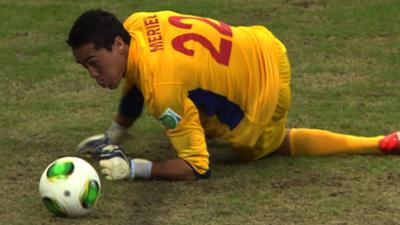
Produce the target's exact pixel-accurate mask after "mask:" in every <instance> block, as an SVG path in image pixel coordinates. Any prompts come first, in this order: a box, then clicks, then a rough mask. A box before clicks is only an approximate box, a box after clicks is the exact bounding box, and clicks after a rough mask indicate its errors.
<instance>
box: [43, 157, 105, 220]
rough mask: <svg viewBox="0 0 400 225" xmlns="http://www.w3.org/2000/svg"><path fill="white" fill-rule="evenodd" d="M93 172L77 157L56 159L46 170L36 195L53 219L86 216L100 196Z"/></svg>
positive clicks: (96, 175) (97, 179) (94, 172)
mask: <svg viewBox="0 0 400 225" xmlns="http://www.w3.org/2000/svg"><path fill="white" fill-rule="evenodd" d="M100 190H101V185H100V179H99V175H98V174H97V172H96V170H95V169H94V168H93V167H92V166H91V165H90V164H89V163H88V162H86V161H85V160H83V159H80V158H77V157H64V158H60V159H57V160H56V161H54V162H52V163H51V164H50V165H49V166H47V168H46V170H45V171H44V172H43V174H42V176H41V178H40V183H39V194H40V196H41V198H42V200H43V203H44V205H45V206H46V208H47V209H48V210H49V211H50V212H52V213H53V214H54V215H55V216H63V217H78V216H83V215H85V214H88V213H89V212H90V210H91V209H92V208H93V206H94V205H95V204H96V202H97V199H98V198H99V196H100Z"/></svg>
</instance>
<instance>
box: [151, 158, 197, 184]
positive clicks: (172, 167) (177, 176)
mask: <svg viewBox="0 0 400 225" xmlns="http://www.w3.org/2000/svg"><path fill="white" fill-rule="evenodd" d="M151 177H152V178H157V179H163V180H196V176H195V174H194V172H193V169H192V167H191V166H189V164H188V163H187V162H185V161H184V160H182V159H179V158H177V159H172V160H168V161H164V162H153V167H152V170H151Z"/></svg>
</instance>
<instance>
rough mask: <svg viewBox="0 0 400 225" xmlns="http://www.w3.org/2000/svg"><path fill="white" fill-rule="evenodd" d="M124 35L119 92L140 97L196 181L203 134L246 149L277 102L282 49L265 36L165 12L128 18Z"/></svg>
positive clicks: (203, 158) (201, 169)
mask: <svg viewBox="0 0 400 225" xmlns="http://www.w3.org/2000/svg"><path fill="white" fill-rule="evenodd" d="M124 27H125V29H126V30H127V31H128V32H129V33H130V35H131V37H132V40H131V43H130V49H129V56H128V64H127V71H126V77H125V87H124V91H125V92H126V91H127V90H129V89H130V87H131V86H132V85H136V86H137V87H138V88H139V89H140V91H141V92H142V94H143V97H144V102H145V105H146V107H147V110H148V111H149V112H150V113H151V114H153V115H154V116H155V117H156V118H157V119H159V120H160V121H161V122H162V123H163V124H164V125H165V127H166V134H167V135H168V137H169V138H170V141H171V143H172V145H173V146H174V148H175V150H176V151H177V154H178V156H179V157H180V158H182V159H183V160H185V161H186V162H188V163H189V164H190V165H191V166H192V167H193V169H194V170H195V171H196V172H197V173H198V174H200V175H204V174H206V173H207V172H208V171H209V153H208V151H207V146H206V142H205V135H206V134H207V135H211V136H213V137H217V138H222V139H225V140H227V141H229V142H231V143H232V144H233V145H245V146H252V145H254V143H255V142H256V141H257V139H258V137H259V136H260V135H261V133H262V132H263V129H264V128H265V126H266V125H267V124H268V123H269V121H270V120H271V118H272V115H273V113H274V111H275V108H276V105H277V102H278V92H279V72H278V66H277V65H278V62H277V61H278V59H279V52H278V48H279V47H280V48H282V47H283V45H282V44H281V43H280V42H279V41H278V40H277V39H276V38H275V37H274V36H273V34H272V33H271V32H270V31H268V30H267V29H266V28H265V27H263V26H251V27H240V26H238V27H234V26H229V25H227V24H225V23H223V22H219V21H216V20H213V19H209V18H202V17H197V16H190V15H182V14H178V13H175V12H172V11H161V12H143V13H134V14H132V15H131V16H130V17H128V18H127V19H126V21H125V22H124ZM283 48H284V47H283ZM250 127H251V129H249V128H250Z"/></svg>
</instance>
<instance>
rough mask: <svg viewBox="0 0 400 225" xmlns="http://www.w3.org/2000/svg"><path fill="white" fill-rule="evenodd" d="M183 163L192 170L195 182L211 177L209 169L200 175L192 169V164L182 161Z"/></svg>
mask: <svg viewBox="0 0 400 225" xmlns="http://www.w3.org/2000/svg"><path fill="white" fill-rule="evenodd" d="M183 161H185V163H187V164H188V165H189V166H190V168H192V170H193V173H194V175H195V176H196V178H197V180H201V179H208V178H210V177H211V169H208V170H207V171H206V172H205V173H204V174H201V173H199V172H197V171H196V170H195V169H194V168H193V166H192V164H190V163H189V162H188V161H186V160H183Z"/></svg>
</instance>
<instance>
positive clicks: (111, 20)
mask: <svg viewBox="0 0 400 225" xmlns="http://www.w3.org/2000/svg"><path fill="white" fill-rule="evenodd" d="M117 36H120V37H121V38H122V40H123V41H124V42H125V43H126V44H129V42H130V40H131V37H130V35H129V33H128V31H126V30H125V28H124V26H123V25H122V23H121V22H120V21H119V20H118V19H117V17H115V16H114V15H113V14H111V13H109V12H105V11H103V10H100V9H96V10H88V11H86V12H84V13H82V15H80V16H79V17H78V18H77V19H76V21H75V22H74V25H73V26H72V28H71V31H70V32H69V36H68V40H67V41H66V42H67V44H68V45H69V46H70V47H71V48H73V49H76V48H79V47H80V46H82V45H84V44H88V43H93V44H94V47H95V48H96V49H101V48H105V49H107V50H108V51H111V46H112V45H113V43H114V40H115V37H117Z"/></svg>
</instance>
